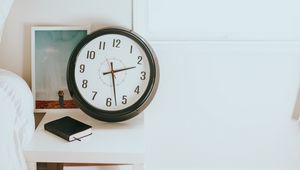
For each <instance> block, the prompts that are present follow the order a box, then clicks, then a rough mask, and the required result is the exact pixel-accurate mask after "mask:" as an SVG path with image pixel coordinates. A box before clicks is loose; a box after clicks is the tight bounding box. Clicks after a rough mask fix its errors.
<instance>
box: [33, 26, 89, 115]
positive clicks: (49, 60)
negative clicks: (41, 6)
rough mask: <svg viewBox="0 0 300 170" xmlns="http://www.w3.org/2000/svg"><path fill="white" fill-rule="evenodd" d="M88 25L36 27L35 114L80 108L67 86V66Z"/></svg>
mask: <svg viewBox="0 0 300 170" xmlns="http://www.w3.org/2000/svg"><path fill="white" fill-rule="evenodd" d="M89 33H90V27H89V26H33V27H32V28H31V77H32V93H33V98H34V103H35V112H39V111H46V110H56V109H59V110H61V109H78V107H77V106H76V105H75V103H74V101H73V99H72V97H71V95H70V93H69V90H68V86H67V78H66V72H67V65H68V60H69V57H70V55H71V53H72V51H73V49H74V48H75V47H76V45H77V44H78V43H79V42H80V41H81V40H82V39H83V38H84V37H85V36H86V35H88V34H89Z"/></svg>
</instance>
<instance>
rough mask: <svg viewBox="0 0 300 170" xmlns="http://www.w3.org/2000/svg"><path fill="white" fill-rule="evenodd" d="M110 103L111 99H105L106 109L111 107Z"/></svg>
mask: <svg viewBox="0 0 300 170" xmlns="http://www.w3.org/2000/svg"><path fill="white" fill-rule="evenodd" d="M111 101H112V99H111V98H107V99H106V106H107V107H110V106H111Z"/></svg>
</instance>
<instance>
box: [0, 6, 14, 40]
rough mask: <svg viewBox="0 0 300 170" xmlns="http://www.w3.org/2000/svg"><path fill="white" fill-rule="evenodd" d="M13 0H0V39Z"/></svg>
mask: <svg viewBox="0 0 300 170" xmlns="http://www.w3.org/2000/svg"><path fill="white" fill-rule="evenodd" d="M13 1H14V0H0V41H1V36H2V32H3V28H4V24H5V20H6V18H7V16H8V13H9V10H10V8H11V6H12V3H13Z"/></svg>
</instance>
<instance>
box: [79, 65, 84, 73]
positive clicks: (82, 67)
mask: <svg viewBox="0 0 300 170" xmlns="http://www.w3.org/2000/svg"><path fill="white" fill-rule="evenodd" d="M79 68H80V70H79V72H80V73H84V70H85V65H84V64H80V67H79Z"/></svg>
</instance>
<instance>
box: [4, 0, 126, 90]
mask: <svg viewBox="0 0 300 170" xmlns="http://www.w3.org/2000/svg"><path fill="white" fill-rule="evenodd" d="M131 7H132V4H131V0H110V1H107V0H88V1H82V0H63V1H61V0H43V1H37V0H15V2H14V4H13V6H12V9H11V12H10V14H9V16H8V18H7V22H6V25H5V28H4V32H3V37H2V42H1V44H0V61H1V62H0V67H1V68H4V69H8V70H10V71H13V72H15V73H17V74H19V75H20V76H22V77H23V78H24V79H25V80H26V81H27V83H29V84H30V82H31V52H30V46H31V45H30V43H31V37H30V36H31V35H30V30H31V26H35V25H91V28H92V30H95V29H99V28H102V27H105V26H123V27H126V28H131V27H132V17H131V16H132V15H131V11H132V10H131V9H132V8H131Z"/></svg>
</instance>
